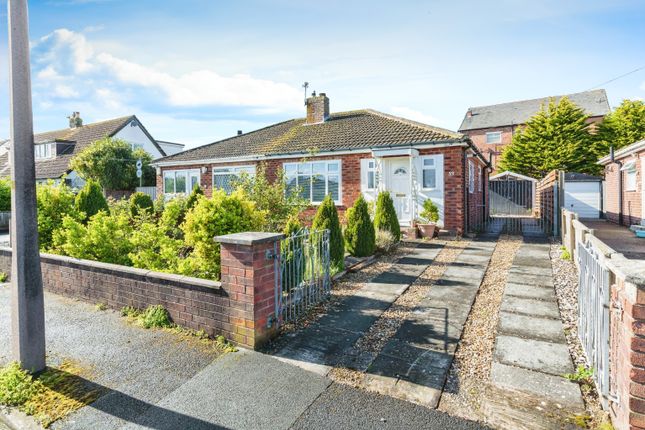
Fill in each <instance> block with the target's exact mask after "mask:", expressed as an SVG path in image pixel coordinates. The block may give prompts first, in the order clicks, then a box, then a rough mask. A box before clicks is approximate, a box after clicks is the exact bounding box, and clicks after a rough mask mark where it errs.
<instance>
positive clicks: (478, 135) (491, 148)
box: [464, 125, 516, 169]
mask: <svg viewBox="0 0 645 430" xmlns="http://www.w3.org/2000/svg"><path fill="white" fill-rule="evenodd" d="M515 128H516V126H510V125H509V126H505V127H491V128H481V129H478V130H467V131H464V134H466V135H467V136H468V137H470V140H472V141H473V143H474V144H475V146H476V147H477V149H479V151H480V152H481V153H482V154H484V157H487V158H488V157H489V154H492V162H493V168H494V169H496V168H497V163H498V162H499V156H500V154H501V153H502V149H504V147H505V146H506V145H510V143H511V142H512V140H513V133H514V131H515ZM495 131H499V132H501V133H502V141H501V142H500V143H494V144H488V143H486V133H490V132H495Z"/></svg>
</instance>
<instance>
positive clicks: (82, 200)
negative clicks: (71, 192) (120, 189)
mask: <svg viewBox="0 0 645 430" xmlns="http://www.w3.org/2000/svg"><path fill="white" fill-rule="evenodd" d="M75 204H76V210H77V211H79V212H82V213H84V214H85V220H88V219H90V218H91V217H93V216H94V215H96V214H97V213H98V212H99V211H105V212H110V207H109V206H108V203H107V200H105V197H104V196H103V190H102V189H101V186H100V185H99V183H98V182H95V181H93V180H89V181H87V183H86V184H85V186H84V187H83V188H82V189H81V190H80V191H79V192H78V194H77V195H76V200H75Z"/></svg>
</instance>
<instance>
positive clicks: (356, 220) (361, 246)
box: [345, 195, 376, 257]
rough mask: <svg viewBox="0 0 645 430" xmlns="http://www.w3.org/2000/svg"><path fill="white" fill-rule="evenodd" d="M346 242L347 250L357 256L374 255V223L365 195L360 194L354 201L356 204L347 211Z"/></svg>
mask: <svg viewBox="0 0 645 430" xmlns="http://www.w3.org/2000/svg"><path fill="white" fill-rule="evenodd" d="M345 243H346V245H347V251H348V252H349V253H350V254H351V255H353V256H355V257H366V256H368V255H372V254H374V250H375V249H376V236H375V233H374V224H372V220H371V219H370V214H369V209H368V207H367V202H366V201H365V199H364V198H363V195H360V196H359V197H358V199H356V202H354V206H353V207H351V208H350V209H349V210H348V211H347V228H346V229H345Z"/></svg>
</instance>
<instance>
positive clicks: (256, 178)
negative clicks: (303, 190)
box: [237, 164, 309, 231]
mask: <svg viewBox="0 0 645 430" xmlns="http://www.w3.org/2000/svg"><path fill="white" fill-rule="evenodd" d="M237 188H238V189H241V190H242V191H243V192H244V194H246V195H247V196H248V198H249V199H250V200H251V201H253V202H255V207H256V208H257V209H258V210H260V211H265V212H266V214H267V216H266V219H265V222H264V224H263V225H262V226H261V229H262V231H282V230H283V229H284V227H285V225H286V223H287V220H289V219H290V218H291V217H292V216H295V215H298V214H299V213H300V212H302V210H303V209H304V208H305V207H307V206H308V205H309V202H308V201H307V200H305V199H303V198H302V196H301V195H300V192H299V191H298V192H294V191H293V190H287V179H286V177H285V176H284V172H283V171H282V170H279V171H278V173H277V177H276V178H275V180H273V181H270V180H269V179H268V178H267V174H266V166H265V165H264V164H260V165H259V166H258V168H257V171H256V173H255V175H247V174H243V175H242V176H241V178H240V179H239V181H238V182H237Z"/></svg>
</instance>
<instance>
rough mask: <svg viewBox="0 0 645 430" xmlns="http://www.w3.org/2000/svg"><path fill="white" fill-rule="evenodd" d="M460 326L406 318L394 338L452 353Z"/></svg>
mask: <svg viewBox="0 0 645 430" xmlns="http://www.w3.org/2000/svg"><path fill="white" fill-rule="evenodd" d="M462 328H463V327H462V326H455V325H451V324H449V323H447V322H446V321H441V320H432V319H407V320H406V321H405V322H404V323H403V324H402V325H401V327H400V328H399V330H398V331H397V332H396V334H395V335H394V339H397V340H399V341H403V342H406V343H410V344H413V345H415V346H419V347H422V348H425V349H433V350H437V351H443V352H450V353H452V352H454V351H455V349H456V348H457V344H458V343H459V338H460V337H461V330H462Z"/></svg>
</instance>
